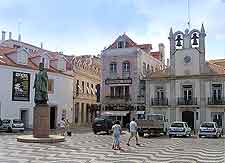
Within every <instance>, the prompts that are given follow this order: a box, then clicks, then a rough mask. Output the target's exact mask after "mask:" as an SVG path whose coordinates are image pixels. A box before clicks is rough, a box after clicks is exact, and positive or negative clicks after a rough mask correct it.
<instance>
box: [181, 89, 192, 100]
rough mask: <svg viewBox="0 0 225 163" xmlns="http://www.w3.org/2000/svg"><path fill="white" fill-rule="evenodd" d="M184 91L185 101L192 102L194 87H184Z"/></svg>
mask: <svg viewBox="0 0 225 163" xmlns="http://www.w3.org/2000/svg"><path fill="white" fill-rule="evenodd" d="M183 91H184V100H185V101H190V100H192V85H183Z"/></svg>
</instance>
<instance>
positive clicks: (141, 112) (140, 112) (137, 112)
mask: <svg viewBox="0 0 225 163" xmlns="http://www.w3.org/2000/svg"><path fill="white" fill-rule="evenodd" d="M136 114H145V111H136Z"/></svg>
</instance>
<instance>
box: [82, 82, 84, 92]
mask: <svg viewBox="0 0 225 163" xmlns="http://www.w3.org/2000/svg"><path fill="white" fill-rule="evenodd" d="M82 92H83V93H84V81H82Z"/></svg>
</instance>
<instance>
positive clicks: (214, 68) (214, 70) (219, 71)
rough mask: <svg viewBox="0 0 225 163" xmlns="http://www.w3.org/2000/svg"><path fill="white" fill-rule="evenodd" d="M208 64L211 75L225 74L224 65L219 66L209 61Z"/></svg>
mask: <svg viewBox="0 0 225 163" xmlns="http://www.w3.org/2000/svg"><path fill="white" fill-rule="evenodd" d="M206 64H207V67H208V68H209V70H210V71H211V73H215V74H225V70H224V67H223V66H222V65H217V64H215V63H212V62H211V61H208V62H207V63H206Z"/></svg>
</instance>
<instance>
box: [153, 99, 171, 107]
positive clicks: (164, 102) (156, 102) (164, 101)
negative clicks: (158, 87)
mask: <svg viewBox="0 0 225 163" xmlns="http://www.w3.org/2000/svg"><path fill="white" fill-rule="evenodd" d="M151 104H152V105H153V106H156V105H159V106H166V105H168V98H151Z"/></svg>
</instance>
